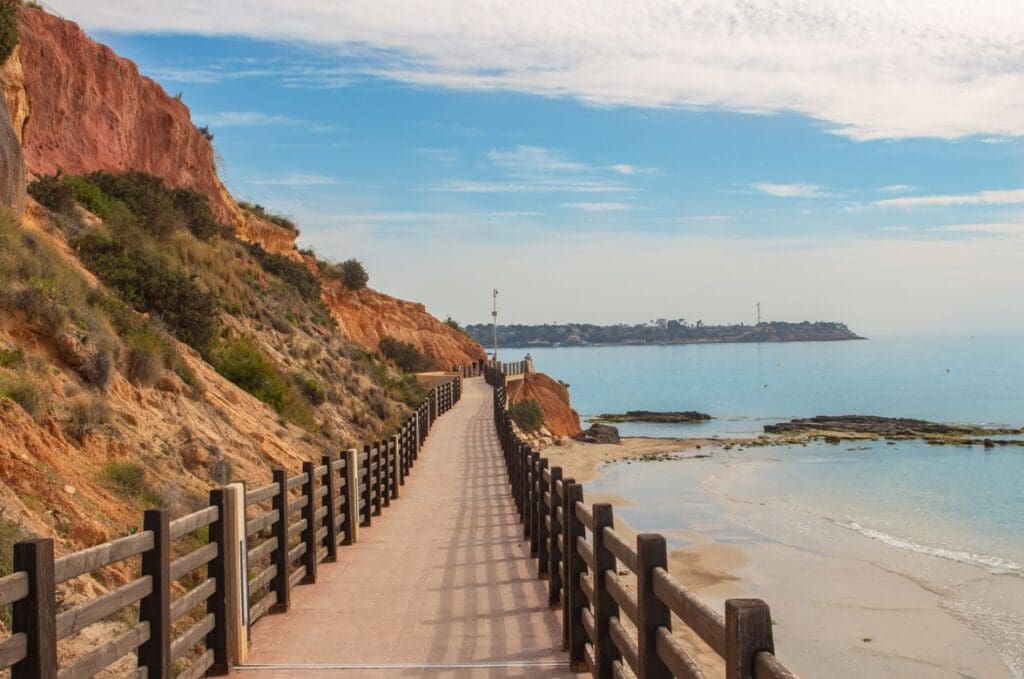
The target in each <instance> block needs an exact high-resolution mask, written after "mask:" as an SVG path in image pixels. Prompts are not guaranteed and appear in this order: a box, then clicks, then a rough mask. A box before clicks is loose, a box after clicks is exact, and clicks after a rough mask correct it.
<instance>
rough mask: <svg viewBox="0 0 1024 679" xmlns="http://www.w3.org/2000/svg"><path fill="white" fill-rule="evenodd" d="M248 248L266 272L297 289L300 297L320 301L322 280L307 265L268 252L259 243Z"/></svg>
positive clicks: (251, 244)
mask: <svg viewBox="0 0 1024 679" xmlns="http://www.w3.org/2000/svg"><path fill="white" fill-rule="evenodd" d="M246 248H247V249H248V250H249V252H250V254H252V256H253V257H254V258H255V259H256V261H257V262H259V265H260V266H261V267H262V268H263V270H264V271H266V272H267V273H269V274H271V275H272V276H277V277H278V278H280V279H281V280H283V281H284V282H285V283H287V284H288V285H290V286H292V287H293V288H295V290H296V292H298V293H299V296H300V297H302V298H303V299H305V300H307V301H319V300H320V279H319V278H317V276H316V274H314V273H313V272H312V271H310V270H309V269H307V268H306V265H305V264H303V263H302V262H297V261H295V260H294V259H291V258H290V257H285V256H284V255H280V254H277V253H273V252H267V251H266V250H265V249H264V248H263V247H262V246H260V245H259V244H258V243H246Z"/></svg>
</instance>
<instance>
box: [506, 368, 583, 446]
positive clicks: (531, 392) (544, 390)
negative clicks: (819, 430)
mask: <svg viewBox="0 0 1024 679" xmlns="http://www.w3.org/2000/svg"><path fill="white" fill-rule="evenodd" d="M508 391H509V396H510V398H511V400H512V402H513V403H521V402H523V401H529V400H533V401H536V402H537V403H539V404H540V409H541V410H542V411H543V412H544V427H545V428H546V429H547V430H548V431H549V432H551V433H552V434H554V435H555V436H575V435H576V434H578V433H580V431H581V429H580V416H579V414H577V412H576V411H575V410H573V409H572V406H571V405H569V390H568V389H566V388H565V386H564V385H562V384H561V383H559V382H556V381H555V380H553V379H551V378H550V377H548V376H547V375H545V374H544V373H529V374H528V375H526V376H525V377H524V378H523V380H522V382H515V381H513V382H510V383H509V389H508Z"/></svg>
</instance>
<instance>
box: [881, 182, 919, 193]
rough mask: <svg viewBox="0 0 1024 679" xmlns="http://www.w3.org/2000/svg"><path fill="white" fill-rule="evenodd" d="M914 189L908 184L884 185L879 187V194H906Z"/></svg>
mask: <svg viewBox="0 0 1024 679" xmlns="http://www.w3.org/2000/svg"><path fill="white" fill-rule="evenodd" d="M915 188H916V187H914V186H911V185H910V184H886V185H885V186H879V187H878V192H879V193H906V192H908V191H913V190H914V189H915Z"/></svg>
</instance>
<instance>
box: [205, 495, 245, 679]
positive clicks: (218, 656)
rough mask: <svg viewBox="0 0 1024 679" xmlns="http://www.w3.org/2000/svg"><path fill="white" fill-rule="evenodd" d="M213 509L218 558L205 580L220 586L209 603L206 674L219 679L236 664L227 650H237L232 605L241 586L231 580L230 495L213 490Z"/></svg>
mask: <svg viewBox="0 0 1024 679" xmlns="http://www.w3.org/2000/svg"><path fill="white" fill-rule="evenodd" d="M210 505H211V506H213V507H216V508H217V520H216V521H214V522H213V523H211V524H210V528H209V534H210V542H212V543H214V544H216V545H217V556H215V557H214V558H213V559H212V560H211V561H210V563H209V564H207V566H206V577H208V578H210V579H211V580H213V581H214V582H215V583H217V588H216V589H215V590H214V592H213V594H211V595H210V598H209V599H207V600H206V612H207V613H212V614H213V621H214V626H213V629H212V630H210V633H209V634H207V635H206V648H208V649H210V650H211V651H213V664H212V665H211V666H210V668H209V670H207V672H206V673H207V675H209V676H216V677H219V676H223V675H225V674H227V673H228V672H230V671H231V665H232V664H233V661H234V660H235V658H232V657H231V654H230V653H229V650H228V649H229V648H231V647H233V646H234V644H233V643H232V640H231V638H232V635H233V634H235V633H236V632H237V621H236V620H234V616H233V615H232V614H230V613H229V610H230V609H231V608H232V606H231V605H230V603H229V601H231V599H230V597H231V596H232V595H233V594H234V590H235V588H237V587H239V583H238V582H237V581H234V582H229V580H228V561H227V559H228V554H229V553H231V550H230V549H229V540H230V539H231V538H230V537H229V536H231V535H232V534H233V533H234V530H233V529H232V528H229V526H228V524H229V522H230V521H231V520H232V519H234V517H233V516H230V515H229V514H228V499H227V491H226V490H225V489H224V488H214V489H213V490H211V491H210ZM229 588H230V589H229Z"/></svg>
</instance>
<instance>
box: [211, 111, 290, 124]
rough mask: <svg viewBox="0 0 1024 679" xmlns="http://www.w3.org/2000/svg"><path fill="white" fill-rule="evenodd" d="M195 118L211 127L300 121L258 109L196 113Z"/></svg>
mask: <svg viewBox="0 0 1024 679" xmlns="http://www.w3.org/2000/svg"><path fill="white" fill-rule="evenodd" d="M194 117H195V119H196V120H197V121H199V122H201V123H203V124H205V125H210V126H211V127H265V126H270V125H299V124H301V122H302V121H300V120H295V119H294V118H289V117H288V116H282V115H274V114H271V113H261V112H259V111H220V112H217V113H196V114H195V116H194Z"/></svg>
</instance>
